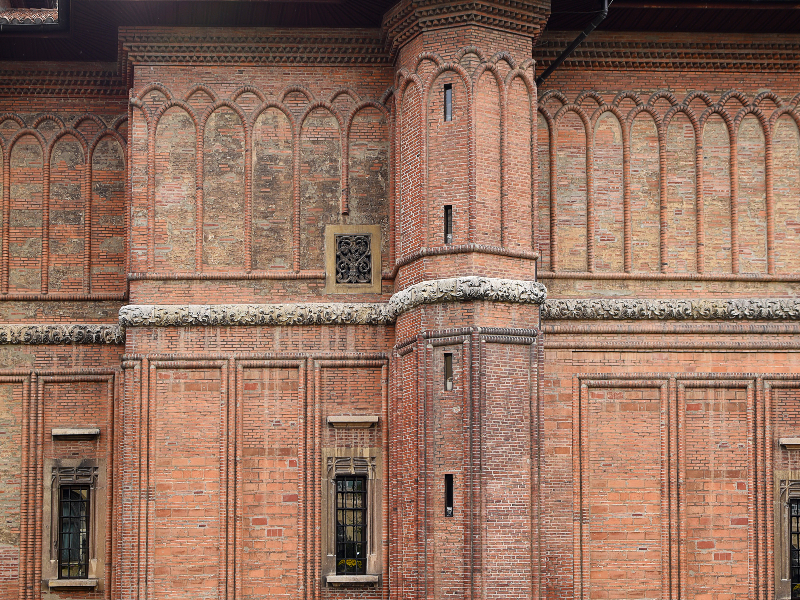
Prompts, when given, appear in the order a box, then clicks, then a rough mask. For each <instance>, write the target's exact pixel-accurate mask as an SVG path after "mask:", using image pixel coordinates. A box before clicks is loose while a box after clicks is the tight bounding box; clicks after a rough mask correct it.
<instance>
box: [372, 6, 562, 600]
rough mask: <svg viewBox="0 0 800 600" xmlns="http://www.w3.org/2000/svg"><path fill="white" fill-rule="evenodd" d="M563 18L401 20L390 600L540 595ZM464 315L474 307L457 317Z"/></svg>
mask: <svg viewBox="0 0 800 600" xmlns="http://www.w3.org/2000/svg"><path fill="white" fill-rule="evenodd" d="M549 12H550V3H549V2H548V1H546V0H545V1H530V2H504V1H493V0H490V1H485V2H470V3H457V2H452V3H439V2H411V1H407V0H403V1H401V2H399V3H398V4H396V5H395V6H394V7H393V8H392V9H391V10H390V11H389V12H388V13H387V14H386V15H385V16H384V19H383V29H384V32H385V34H386V40H387V46H388V48H389V51H390V55H391V56H392V59H393V61H394V67H395V86H394V91H395V97H394V102H395V115H396V117H395V140H396V141H395V156H396V160H395V169H396V171H395V172H396V177H395V182H396V186H397V190H396V192H395V197H396V199H397V200H396V208H395V218H396V220H397V231H398V236H397V242H396V247H395V251H396V256H397V262H396V264H397V265H398V270H397V277H396V279H395V297H396V298H407V300H408V301H410V304H412V305H414V308H412V309H410V310H406V311H404V312H402V314H400V315H399V316H398V319H397V322H396V330H395V335H396V345H395V347H394V351H393V354H392V360H393V368H392V369H391V372H392V373H393V377H392V382H391V394H390V414H391V415H392V416H393V419H394V421H393V423H392V429H391V431H390V452H389V456H390V473H391V474H390V477H391V480H392V482H393V485H392V488H391V490H390V499H389V506H390V515H389V523H390V524H389V527H390V535H389V539H390V553H389V555H390V573H389V574H390V590H391V597H392V598H398V599H399V598H403V599H408V598H434V599H437V600H439V599H444V598H448V597H457V598H468V597H474V598H486V599H489V598H503V599H522V598H533V597H535V596H536V595H537V593H536V589H537V586H538V584H537V575H536V574H537V573H538V572H539V569H538V567H537V566H536V565H537V563H538V561H539V551H538V547H537V546H538V545H537V541H536V540H537V514H538V501H537V489H538V482H537V470H538V458H537V455H538V450H537V449H538V447H539V443H538V436H539V421H538V409H537V395H538V377H539V372H540V368H539V364H540V357H541V346H540V344H539V340H540V334H539V327H538V325H539V305H540V304H541V303H542V302H543V301H544V297H545V293H546V292H545V288H544V286H542V285H541V284H540V283H537V282H536V261H537V258H538V253H537V245H536V236H535V223H536V202H535V197H536V196H535V185H536V183H535V173H536V168H535V155H534V154H533V153H532V148H535V147H536V140H535V135H536V127H535V123H536V120H535V119H536V87H535V84H534V76H533V73H534V65H533V60H532V59H531V58H530V57H531V53H532V48H533V45H534V43H535V40H536V38H537V36H538V35H539V34H540V32H541V30H542V29H543V27H544V25H545V23H546V21H547V18H548V16H549ZM452 300H458V301H457V302H453V301H452Z"/></svg>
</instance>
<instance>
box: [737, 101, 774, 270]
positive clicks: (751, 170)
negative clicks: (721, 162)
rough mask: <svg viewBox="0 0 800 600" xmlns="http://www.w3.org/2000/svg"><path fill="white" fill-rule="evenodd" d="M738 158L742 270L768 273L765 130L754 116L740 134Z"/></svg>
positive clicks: (744, 120) (742, 127) (745, 123)
mask: <svg viewBox="0 0 800 600" xmlns="http://www.w3.org/2000/svg"><path fill="white" fill-rule="evenodd" d="M737 142H738V158H739V204H738V207H737V209H738V215H737V216H738V220H739V224H738V229H739V231H738V233H739V271H740V272H741V273H766V272H767V206H766V183H765V177H766V162H765V156H764V151H765V150H764V130H763V129H762V127H761V124H760V123H759V121H758V118H756V117H755V116H754V115H748V116H746V117H745V118H744V119H743V120H742V122H741V124H740V125H739V131H738V138H737Z"/></svg>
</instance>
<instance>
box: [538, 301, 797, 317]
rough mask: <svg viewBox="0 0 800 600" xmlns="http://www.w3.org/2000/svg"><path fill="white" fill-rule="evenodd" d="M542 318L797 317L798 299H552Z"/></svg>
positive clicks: (547, 304)
mask: <svg viewBox="0 0 800 600" xmlns="http://www.w3.org/2000/svg"><path fill="white" fill-rule="evenodd" d="M541 316H542V319H553V320H558V319H564V320H595V319H611V320H624V319H660V320H687V319H701V320H715V319H719V320H752V321H755V320H781V321H797V320H800V299H782V298H759V299H705V300H650V299H647V300H644V299H638V298H630V299H574V300H572V299H569V300H564V299H556V300H553V299H551V300H548V301H547V302H546V303H545V304H544V305H543V306H542V312H541Z"/></svg>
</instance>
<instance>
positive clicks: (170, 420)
mask: <svg viewBox="0 0 800 600" xmlns="http://www.w3.org/2000/svg"><path fill="white" fill-rule="evenodd" d="M154 387H155V390H154V392H155V400H154V403H153V408H154V414H153V415H152V417H151V420H152V430H151V435H152V436H153V442H152V447H153V457H152V465H153V466H152V480H151V483H150V485H151V486H152V488H153V491H152V492H151V493H152V498H153V500H152V501H151V502H150V503H148V505H149V507H150V510H152V522H151V525H150V527H151V531H152V535H153V537H152V540H153V542H152V543H153V550H152V558H151V560H152V569H153V571H152V577H153V579H152V584H151V585H153V587H154V591H155V594H156V595H157V596H158V597H159V598H175V599H178V598H186V597H187V596H188V597H192V598H198V599H204V598H208V599H211V598H218V597H219V592H220V590H219V589H218V586H219V585H220V583H219V579H220V575H221V573H220V563H221V561H222V555H221V536H222V532H223V523H222V522H221V514H220V513H221V508H222V506H221V503H223V502H224V500H223V498H224V496H223V491H222V490H221V489H220V484H221V481H222V480H223V479H222V476H221V472H220V470H221V467H220V465H221V451H222V445H223V439H224V438H223V423H222V411H223V406H224V405H223V403H222V399H221V381H220V371H219V370H214V369H208V370H205V369H163V370H158V371H157V381H156V382H155V385H154Z"/></svg>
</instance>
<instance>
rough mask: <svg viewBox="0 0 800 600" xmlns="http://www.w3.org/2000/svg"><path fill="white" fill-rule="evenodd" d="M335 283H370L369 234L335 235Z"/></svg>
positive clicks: (370, 256)
mask: <svg viewBox="0 0 800 600" xmlns="http://www.w3.org/2000/svg"><path fill="white" fill-rule="evenodd" d="M334 238H335V241H336V283H347V284H359V283H372V251H371V249H370V242H371V239H370V238H371V236H370V235H366V234H360V235H337V236H334Z"/></svg>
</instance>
